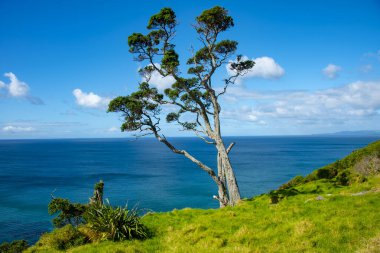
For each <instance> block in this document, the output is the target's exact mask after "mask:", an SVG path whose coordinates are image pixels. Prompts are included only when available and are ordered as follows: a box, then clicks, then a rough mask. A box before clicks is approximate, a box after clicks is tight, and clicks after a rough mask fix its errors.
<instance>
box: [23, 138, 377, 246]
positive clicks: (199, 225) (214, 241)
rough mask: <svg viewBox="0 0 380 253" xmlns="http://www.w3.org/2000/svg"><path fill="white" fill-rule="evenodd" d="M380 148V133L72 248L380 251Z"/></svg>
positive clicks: (39, 244)
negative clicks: (298, 168)
mask: <svg viewBox="0 0 380 253" xmlns="http://www.w3.org/2000/svg"><path fill="white" fill-rule="evenodd" d="M379 155H380V141H378V142H375V143H372V144H371V145H369V146H367V147H366V148H364V149H361V150H357V151H354V152H353V153H352V154H350V155H349V156H347V157H346V158H344V159H342V160H340V161H337V162H335V163H333V164H330V165H328V166H325V167H323V168H320V169H318V170H316V171H314V172H313V173H311V174H310V175H309V176H307V177H305V178H303V177H296V178H295V179H293V180H291V181H290V182H288V183H286V184H284V185H282V186H281V187H280V188H279V189H278V190H276V191H272V192H271V193H269V194H263V195H261V196H257V197H255V198H252V199H246V200H244V201H242V202H241V203H240V204H239V205H238V206H236V207H233V208H231V207H227V208H223V209H218V210H199V209H183V210H174V211H172V212H165V213H153V214H148V215H146V216H144V217H143V222H144V224H145V225H146V226H147V227H149V228H150V229H151V231H152V234H153V236H152V237H151V238H150V239H146V240H144V241H138V240H135V241H124V242H98V243H92V244H87V245H84V246H80V247H76V248H71V249H69V250H68V252H380V250H379V249H380V215H379V211H380V176H379V170H380V162H379V160H380V159H379ZM273 203H275V204H273ZM28 252H59V251H54V250H52V249H51V248H49V246H48V245H47V243H46V240H45V241H40V242H38V243H37V244H36V246H34V247H32V248H30V249H29V250H28Z"/></svg>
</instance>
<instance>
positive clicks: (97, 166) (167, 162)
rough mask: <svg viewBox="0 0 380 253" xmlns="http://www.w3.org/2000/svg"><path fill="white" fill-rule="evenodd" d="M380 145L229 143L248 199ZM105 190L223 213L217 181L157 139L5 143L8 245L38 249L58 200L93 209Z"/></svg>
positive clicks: (194, 144) (197, 148)
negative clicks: (98, 187)
mask: <svg viewBox="0 0 380 253" xmlns="http://www.w3.org/2000/svg"><path fill="white" fill-rule="evenodd" d="M376 139H377V138H376V137H331V136H330V137H228V138H226V144H227V145H228V143H229V142H231V141H235V142H236V146H235V147H234V148H233V150H232V151H231V161H232V164H233V166H234V169H235V173H236V176H237V179H238V182H239V186H240V190H241V194H242V196H244V197H251V196H253V195H257V194H260V193H264V192H268V191H269V190H271V189H275V188H277V187H278V186H279V185H281V184H282V183H284V182H286V181H287V180H289V179H291V178H292V177H294V176H295V175H306V174H308V173H310V172H311V171H312V170H314V169H316V168H318V167H321V166H323V165H326V164H328V163H331V162H333V161H335V160H337V159H340V158H342V157H344V156H345V155H348V154H349V153H350V152H352V151H353V150H355V149H358V148H360V147H363V146H365V145H367V144H368V143H370V142H372V141H375V140H376ZM170 140H171V141H172V142H173V143H174V145H175V146H176V147H177V148H181V149H182V148H183V149H186V150H188V151H189V152H190V153H192V154H193V155H194V156H196V157H198V158H199V159H200V160H201V161H203V162H204V163H206V164H207V165H209V166H213V167H215V165H216V158H215V157H216V153H215V151H214V148H213V147H212V146H210V145H206V144H204V143H203V142H202V141H201V140H198V139H193V138H172V139H170ZM100 179H102V180H104V182H105V197H106V198H108V199H109V201H110V203H111V204H113V205H122V206H124V205H125V204H127V203H128V205H129V206H133V205H135V204H136V203H138V205H139V207H140V208H146V209H149V210H153V211H168V210H171V209H174V208H177V209H180V208H184V207H194V208H217V207H218V203H217V202H216V201H215V200H213V199H212V196H213V195H215V194H217V189H216V186H215V185H214V183H213V181H212V180H211V179H210V177H209V176H208V175H207V174H206V173H205V172H203V171H202V170H201V169H199V168H198V167H197V166H196V165H194V164H193V163H191V162H190V161H188V160H187V159H186V158H185V157H182V156H180V155H176V154H174V153H171V151H170V150H168V149H167V148H166V147H165V146H164V145H163V144H161V143H159V142H158V141H157V140H155V139H153V138H142V139H138V140H136V141H134V140H132V139H65V140H1V141H0V242H2V241H10V240H15V239H27V240H28V241H29V242H32V243H33V242H35V241H36V240H37V239H38V237H39V236H40V235H41V234H42V233H43V232H46V231H48V230H50V229H51V228H52V226H51V222H50V221H51V218H52V217H50V216H49V215H48V213H47V205H48V203H49V201H50V199H51V195H52V194H53V195H54V196H56V197H63V198H68V199H70V200H72V201H78V202H83V203H84V202H87V201H88V198H89V197H90V196H91V194H92V188H93V185H94V183H96V182H97V181H99V180H100Z"/></svg>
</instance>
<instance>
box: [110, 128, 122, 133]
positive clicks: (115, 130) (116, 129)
mask: <svg viewBox="0 0 380 253" xmlns="http://www.w3.org/2000/svg"><path fill="white" fill-rule="evenodd" d="M108 132H111V133H114V132H120V127H115V126H113V127H110V128H108Z"/></svg>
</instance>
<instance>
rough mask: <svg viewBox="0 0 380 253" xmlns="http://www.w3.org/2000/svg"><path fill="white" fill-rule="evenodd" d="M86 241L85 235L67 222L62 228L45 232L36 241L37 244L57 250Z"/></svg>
mask: <svg viewBox="0 0 380 253" xmlns="http://www.w3.org/2000/svg"><path fill="white" fill-rule="evenodd" d="M87 242H88V239H87V237H86V236H85V235H84V234H82V233H81V232H80V231H79V230H78V229H77V228H75V227H73V226H72V225H70V224H68V225H66V226H64V227H62V228H58V229H54V230H53V231H52V232H50V233H45V234H43V235H42V236H41V237H40V240H39V241H38V242H37V243H36V245H37V246H45V247H48V248H53V249H57V250H66V249H68V248H71V247H74V246H79V245H83V244H85V243H87Z"/></svg>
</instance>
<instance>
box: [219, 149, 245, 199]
mask: <svg viewBox="0 0 380 253" xmlns="http://www.w3.org/2000/svg"><path fill="white" fill-rule="evenodd" d="M216 148H217V149H218V174H221V175H223V178H224V182H226V184H227V188H228V199H229V205H231V206H234V205H236V204H237V203H238V202H239V201H240V199H241V197H240V191H239V186H238V184H237V181H236V177H235V173H234V171H233V169H232V166H231V162H230V159H229V157H228V153H227V151H226V148H225V146H224V144H223V143H217V145H216Z"/></svg>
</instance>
